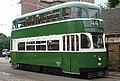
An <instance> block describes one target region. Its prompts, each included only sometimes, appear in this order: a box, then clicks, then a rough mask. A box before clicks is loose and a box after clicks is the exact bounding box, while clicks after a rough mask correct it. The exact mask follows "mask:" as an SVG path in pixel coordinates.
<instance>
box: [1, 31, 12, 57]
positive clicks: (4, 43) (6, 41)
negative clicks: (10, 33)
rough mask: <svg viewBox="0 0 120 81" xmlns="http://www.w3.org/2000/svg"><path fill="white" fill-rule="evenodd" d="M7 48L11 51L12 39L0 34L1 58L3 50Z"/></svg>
mask: <svg viewBox="0 0 120 81" xmlns="http://www.w3.org/2000/svg"><path fill="white" fill-rule="evenodd" d="M5 48H6V49H10V37H7V36H6V35H4V34H3V33H0V56H1V55H2V49H5Z"/></svg>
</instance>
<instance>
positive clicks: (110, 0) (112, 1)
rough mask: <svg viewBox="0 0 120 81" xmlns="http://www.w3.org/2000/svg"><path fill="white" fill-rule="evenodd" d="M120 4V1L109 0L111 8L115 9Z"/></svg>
mask: <svg viewBox="0 0 120 81" xmlns="http://www.w3.org/2000/svg"><path fill="white" fill-rule="evenodd" d="M119 3H120V0H108V4H109V7H110V8H115V7H116V6H117V5H118V4H119Z"/></svg>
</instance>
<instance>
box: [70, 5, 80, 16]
mask: <svg viewBox="0 0 120 81" xmlns="http://www.w3.org/2000/svg"><path fill="white" fill-rule="evenodd" d="M79 17H80V8H77V7H71V9H70V18H79Z"/></svg>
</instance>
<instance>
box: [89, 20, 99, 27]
mask: <svg viewBox="0 0 120 81" xmlns="http://www.w3.org/2000/svg"><path fill="white" fill-rule="evenodd" d="M91 25H92V26H99V20H92V21H91Z"/></svg>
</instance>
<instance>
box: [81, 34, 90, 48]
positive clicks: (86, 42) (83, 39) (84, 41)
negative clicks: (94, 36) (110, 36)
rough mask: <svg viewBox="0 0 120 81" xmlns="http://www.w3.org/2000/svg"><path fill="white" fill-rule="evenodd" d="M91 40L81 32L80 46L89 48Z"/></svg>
mask: <svg viewBox="0 0 120 81" xmlns="http://www.w3.org/2000/svg"><path fill="white" fill-rule="evenodd" d="M90 47H91V42H90V39H89V37H88V36H87V35H84V34H81V48H90Z"/></svg>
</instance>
